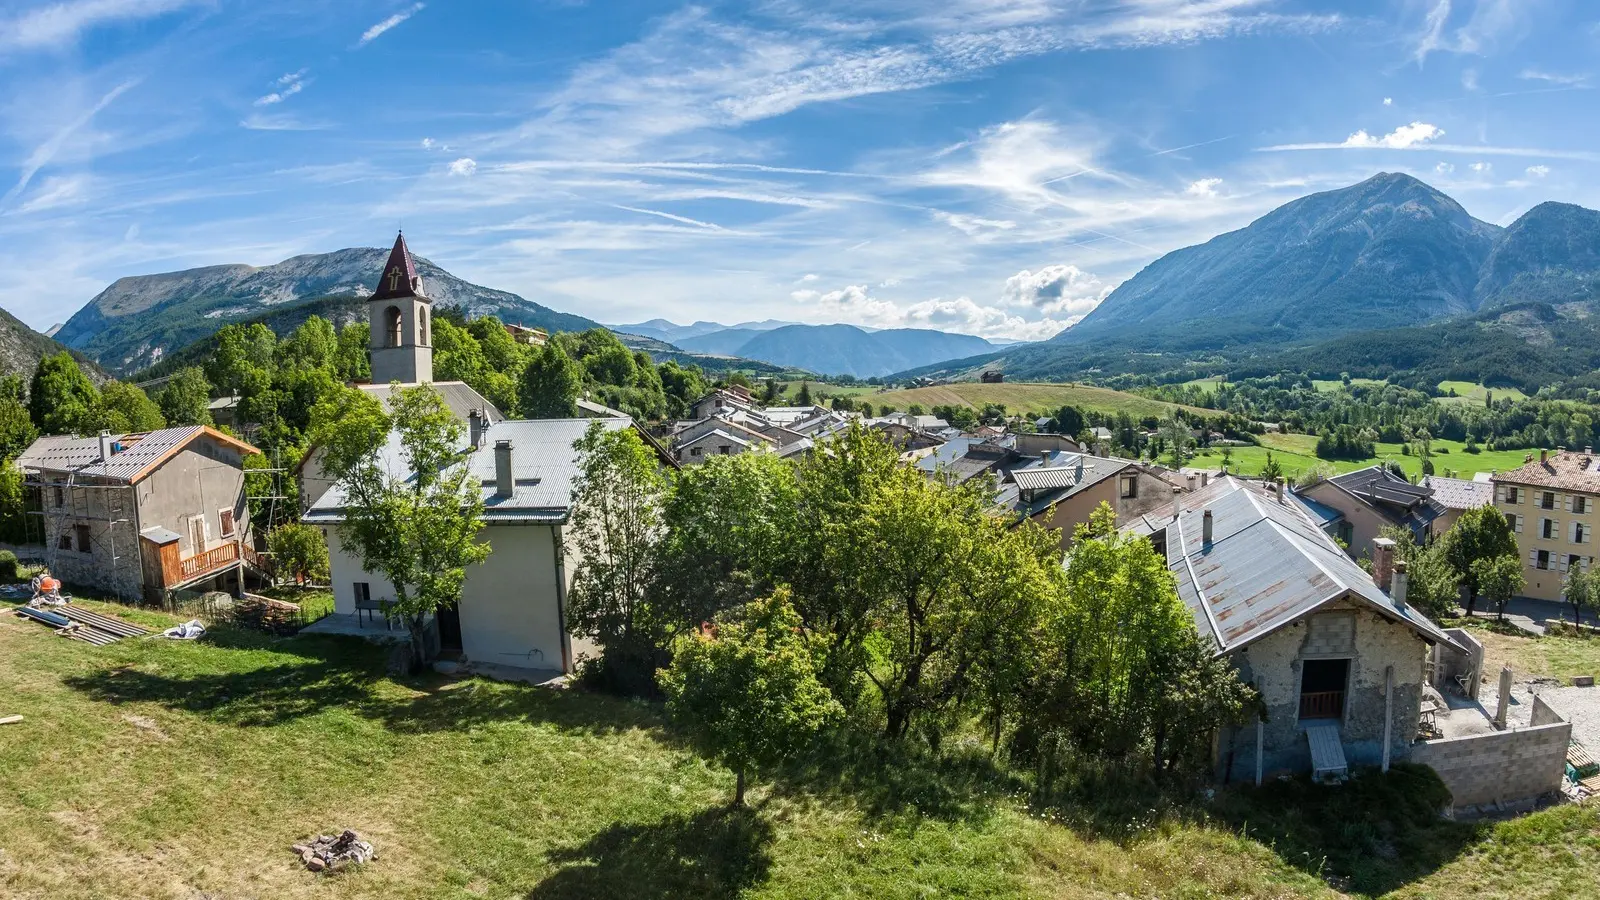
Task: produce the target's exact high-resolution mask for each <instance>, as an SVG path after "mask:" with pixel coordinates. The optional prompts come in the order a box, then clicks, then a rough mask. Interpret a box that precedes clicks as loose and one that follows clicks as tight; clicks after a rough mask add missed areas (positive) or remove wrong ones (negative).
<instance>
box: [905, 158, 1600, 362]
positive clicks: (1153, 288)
mask: <svg viewBox="0 0 1600 900" xmlns="http://www.w3.org/2000/svg"><path fill="white" fill-rule="evenodd" d="M1530 305H1531V306H1530ZM1513 306H1516V307H1518V308H1519V309H1520V311H1517V312H1515V313H1514V314H1508V315H1499V314H1497V312H1496V311H1498V310H1502V309H1506V310H1511V308H1512V307H1513ZM1591 314H1594V315H1600V213H1597V212H1595V211H1594V210H1590V209H1585V208H1583V207H1581V206H1573V205H1571V204H1566V203H1542V204H1540V205H1538V206H1536V207H1534V208H1533V209H1531V210H1529V211H1528V212H1526V213H1524V214H1523V215H1522V216H1521V217H1520V218H1518V219H1517V221H1516V222H1514V223H1512V224H1511V225H1510V226H1509V227H1507V228H1503V229H1502V228H1500V227H1498V226H1495V225H1491V224H1489V223H1487V222H1481V221H1479V220H1477V219H1474V218H1473V217H1472V216H1470V215H1468V214H1467V212H1466V211H1465V210H1464V209H1462V208H1461V205H1460V204H1458V203H1456V202H1455V201H1454V200H1452V199H1450V198H1449V197H1447V196H1445V195H1444V194H1442V193H1440V192H1439V191H1437V190H1435V189H1434V188H1432V187H1429V186H1428V185H1426V184H1424V183H1423V182H1421V181H1418V180H1417V179H1415V178H1412V177H1410V176H1408V175H1396V174H1388V173H1385V174H1380V175H1377V176H1374V177H1373V178H1370V179H1368V180H1366V181H1363V182H1361V183H1360V184H1356V185H1352V186H1350V187H1347V188H1341V189H1339V190H1334V191H1326V192H1324V193H1320V194H1312V195H1310V196H1307V197H1302V198H1300V199H1299V200H1294V201H1291V202H1290V203H1287V204H1285V205H1283V206H1281V207H1279V208H1278V209H1276V210H1273V211H1272V212H1270V213H1268V214H1266V215H1265V216H1262V217H1261V218H1260V219H1257V220H1256V221H1255V222H1252V223H1251V224H1250V225H1248V226H1246V227H1244V228H1242V229H1239V230H1238V231H1232V232H1228V233H1227V234H1223V235H1219V236H1218V237H1216V238H1213V239H1211V240H1210V241H1207V242H1206V243H1204V244H1200V245H1198V246H1194V247H1186V248H1184V249H1181V250H1175V251H1173V252H1171V253H1168V254H1167V255H1165V256H1163V257H1161V258H1160V259H1158V260H1156V261H1155V262H1153V263H1151V264H1150V265H1149V266H1146V267H1145V269H1144V270H1143V271H1141V272H1139V273H1138V274H1137V275H1135V276H1134V277H1133V278H1130V279H1128V281H1126V282H1124V283H1123V284H1122V285H1121V286H1119V287H1118V288H1117V289H1116V290H1115V291H1113V292H1112V293H1111V295H1110V296H1109V297H1107V298H1106V300H1105V302H1104V303H1102V304H1100V306H1099V307H1098V308H1097V309H1095V310H1094V312H1092V313H1090V314H1089V315H1088V316H1087V317H1086V318H1085V319H1084V320H1083V321H1082V322H1081V323H1079V324H1078V325H1077V326H1075V327H1073V328H1071V329H1068V330H1067V331H1064V332H1062V333H1060V334H1058V335H1056V336H1055V337H1054V338H1052V339H1051V340H1050V341H1048V342H1045V343H1042V344H1029V345H1026V346H1023V347H1017V348H1005V349H1004V350H1003V351H1002V352H1000V353H988V354H983V355H975V356H974V357H972V358H969V359H961V360H951V361H948V362H945V363H942V364H939V365H937V366H932V367H923V368H922V369H921V370H915V371H912V372H909V373H907V374H938V373H942V374H970V373H973V372H976V371H977V370H978V369H980V368H984V367H999V368H1002V369H1004V370H1005V371H1006V372H1007V374H1010V375H1012V376H1014V377H1020V378H1070V377H1073V376H1075V375H1079V374H1082V373H1086V372H1091V371H1095V372H1101V373H1117V372H1129V371H1162V370H1170V369H1173V368H1176V367H1178V366H1180V365H1182V364H1183V362H1184V361H1185V360H1188V359H1196V358H1205V357H1210V356H1214V355H1216V354H1225V355H1227V356H1228V357H1230V358H1234V359H1242V358H1247V357H1249V356H1252V355H1254V356H1258V357H1260V358H1263V359H1268V358H1276V357H1274V356H1273V354H1277V353H1278V352H1279V351H1283V350H1285V349H1290V348H1296V347H1310V346H1312V345H1317V344H1320V343H1322V342H1328V341H1332V340H1333V339H1337V338H1340V336H1342V335H1350V336H1351V337H1350V338H1349V339H1348V340H1345V341H1343V342H1341V343H1339V344H1337V346H1336V347H1335V348H1333V349H1330V350H1329V351H1328V352H1326V353H1324V352H1321V351H1319V352H1318V353H1316V354H1312V355H1310V356H1297V357H1295V358H1296V359H1307V360H1309V359H1316V360H1321V361H1326V360H1332V359H1337V358H1351V359H1352V362H1356V361H1358V359H1354V358H1352V357H1351V351H1354V350H1355V349H1357V348H1359V346H1360V345H1361V344H1362V340H1361V337H1360V335H1361V334H1363V333H1367V332H1369V331H1371V332H1372V333H1373V334H1374V335H1377V334H1379V332H1378V331H1375V330H1374V329H1386V330H1387V331H1385V332H1384V334H1385V335H1386V336H1385V337H1384V338H1383V339H1382V341H1381V345H1382V346H1384V347H1393V346H1399V343H1403V342H1404V341H1405V340H1417V339H1420V338H1421V336H1422V334H1423V333H1421V332H1418V333H1417V334H1410V335H1409V336H1403V335H1401V332H1397V331H1394V329H1404V328H1409V327H1413V326H1419V325H1426V324H1428V323H1431V322H1437V321H1441V320H1446V319H1449V320H1455V319H1460V318H1462V317H1468V316H1477V317H1478V318H1477V319H1476V321H1477V322H1478V323H1479V326H1478V327H1479V330H1480V331H1482V330H1485V329H1487V330H1488V331H1489V332H1492V333H1496V334H1497V333H1499V332H1500V331H1501V330H1504V331H1505V332H1506V333H1507V334H1512V335H1520V336H1521V339H1525V342H1526V341H1532V342H1541V341H1542V342H1544V343H1545V344H1548V343H1549V340H1550V332H1549V325H1548V323H1549V322H1550V321H1551V317H1552V316H1553V317H1555V319H1557V320H1563V321H1569V322H1570V321H1576V319H1577V318H1580V317H1584V316H1589V315H1591ZM1444 333H1446V332H1437V331H1429V332H1426V334H1428V335H1437V334H1444ZM1448 333H1450V334H1452V335H1455V338H1453V339H1452V341H1451V342H1449V346H1445V347H1444V348H1443V349H1442V350H1440V351H1439V352H1432V351H1430V354H1429V359H1428V362H1427V366H1429V367H1431V368H1430V370H1432V368H1448V366H1449V365H1450V364H1451V362H1452V359H1456V360H1458V361H1460V362H1461V363H1462V364H1464V365H1465V364H1471V366H1470V367H1472V368H1477V364H1478V363H1482V362H1484V360H1485V359H1487V357H1484V356H1483V355H1482V354H1483V352H1484V350H1485V347H1484V346H1483V345H1479V344H1473V345H1472V346H1471V347H1470V348H1469V345H1468V344H1467V343H1466V342H1464V341H1462V340H1460V338H1461V337H1462V336H1463V335H1465V334H1466V332H1459V333H1458V332H1455V331H1451V332H1448ZM1585 333H1587V332H1585ZM1397 342H1398V343H1397ZM1558 343H1559V341H1558ZM1502 344H1504V342H1501V343H1500V344H1496V345H1495V346H1496V348H1497V353H1505V352H1509V351H1507V350H1505V349H1504V347H1502V346H1501V345H1502ZM1378 345H1379V344H1378V343H1374V344H1373V346H1378ZM1507 346H1510V345H1507ZM1452 347H1459V348H1460V350H1459V352H1457V351H1455V350H1452V349H1451V348H1452ZM1338 348H1344V349H1338ZM1578 350H1579V348H1574V352H1575V353H1578ZM1385 352H1388V351H1385ZM1475 353H1476V354H1479V358H1478V359H1477V360H1473V359H1471V358H1470V357H1471V356H1472V355H1473V354H1475ZM1496 358H1501V357H1499V356H1497V357H1496ZM1579 358H1581V354H1580V355H1578V356H1567V357H1562V360H1561V361H1558V362H1552V363H1551V364H1550V367H1549V368H1546V369H1542V370H1540V371H1548V372H1559V371H1562V370H1564V369H1565V368H1568V367H1570V366H1572V365H1576V363H1574V362H1572V360H1575V359H1579ZM1350 368H1351V370H1352V371H1354V369H1355V366H1354V365H1352V366H1351V367H1350ZM1450 377H1452V378H1455V377H1463V376H1459V375H1452V376H1450Z"/></svg>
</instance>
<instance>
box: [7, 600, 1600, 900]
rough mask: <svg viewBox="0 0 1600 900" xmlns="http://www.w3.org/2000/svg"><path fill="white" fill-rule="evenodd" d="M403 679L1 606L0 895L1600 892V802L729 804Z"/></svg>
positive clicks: (687, 773)
mask: <svg viewBox="0 0 1600 900" xmlns="http://www.w3.org/2000/svg"><path fill="white" fill-rule="evenodd" d="M90 605H92V606H94V607H95V608H96V609H98V610H99V611H101V612H104V613H107V614H120V615H124V616H125V617H127V618H130V619H134V620H137V621H139V622H141V623H143V624H145V625H148V626H152V627H160V626H164V625H166V624H168V623H169V622H170V621H172V620H171V618H170V617H167V616H163V615H159V614H152V613H142V612H130V611H127V610H124V609H122V608H120V607H115V606H100V605H94V604H90ZM382 656H383V653H382V651H381V650H378V649H376V648H374V647H371V646H369V645H366V644H363V643H361V642H359V641H356V640H354V639H348V638H313V637H302V638H268V637H264V636H259V635H254V634H247V633H240V632H232V631H227V630H219V631H216V632H213V634H212V635H211V636H210V637H209V638H208V639H206V640H203V641H200V642H168V641H162V640H158V639H153V638H152V639H135V640H124V641H122V642H120V643H117V644H114V645H111V646H108V647H92V646H89V645H87V644H82V643H78V642H73V641H67V640H64V639H62V638H59V637H56V636H55V635H53V634H52V633H51V632H50V630H49V629H47V628H45V627H43V626H39V625H36V624H33V623H31V622H26V621H23V620H20V619H17V618H15V617H13V616H11V615H10V614H9V613H0V683H4V684H5V685H6V686H7V689H6V691H5V692H4V693H3V695H0V697H3V699H0V715H11V714H21V715H22V716H24V719H23V721H22V722H21V723H18V724H14V725H7V726H3V727H0V772H4V773H6V774H5V776H4V777H0V822H3V823H5V827H4V828H3V829H0V896H5V897H7V898H30V900H31V898H39V900H43V898H49V900H78V898H84V900H87V898H97V900H99V898H156V900H164V898H174V900H176V898H182V900H195V898H200V897H207V898H222V897H227V898H234V897H241V898H242V897H273V898H288V900H296V898H399V900H410V898H415V900H421V898H430V900H431V898H483V897H492V898H522V900H529V898H533V900H539V898H544V900H548V898H609V897H619V896H628V897H636V898H641V900H645V898H666V897H753V898H813V897H857V898H868V897H871V898H898V897H907V898H909V897H956V896H959V897H1039V898H1046V897H1049V898H1125V897H1141V898H1145V897H1148V898H1155V897H1160V898H1197V900H1198V898H1213V897H1230V898H1261V900H1266V898H1293V897H1311V898H1334V897H1340V896H1351V895H1352V894H1354V895H1357V896H1367V895H1370V896H1395V897H1415V898H1422V897H1430V898H1438V900H1455V898H1462V900H1464V898H1474V900H1485V898H1491V897H1515V898H1518V900H1540V898H1556V897H1575V896H1584V891H1586V890H1591V889H1592V888H1593V886H1594V885H1595V884H1596V883H1600V882H1597V880H1596V879H1600V846H1597V845H1600V838H1597V835H1600V809H1595V808H1590V809H1578V808H1573V807H1568V808H1562V809H1554V810H1548V811H1545V812H1541V813H1538V814H1535V815H1531V816H1527V817H1524V818H1522V819H1518V820H1514V821H1512V822H1507V823H1502V824H1499V825H1465V824H1461V823H1454V822H1448V821H1446V820H1442V819H1439V818H1437V817H1436V816H1434V815H1433V813H1432V811H1431V810H1429V809H1423V810H1422V811H1421V813H1420V814H1419V813H1418V811H1417V809H1416V804H1417V800H1416V798H1417V797H1418V796H1424V795H1425V793H1424V794H1418V793H1417V788H1416V785H1418V784H1424V782H1425V780H1426V779H1425V778H1422V780H1419V775H1418V774H1417V773H1416V772H1415V771H1412V770H1405V769H1397V770H1396V772H1395V773H1393V774H1391V775H1390V776H1386V777H1380V776H1376V775H1372V776H1364V777H1362V778H1359V779H1357V781H1356V782H1355V783H1353V785H1352V786H1349V788H1350V789H1348V790H1346V789H1327V788H1314V787H1311V786H1310V785H1308V784H1305V783H1301V782H1290V783H1286V784H1274V785H1272V786H1270V787H1269V788H1265V789H1263V790H1261V791H1259V792H1256V791H1251V790H1248V789H1232V790H1225V791H1223V792H1222V793H1221V794H1220V795H1219V796H1218V797H1217V799H1216V800H1215V801H1213V802H1211V803H1209V804H1207V803H1205V802H1204V801H1201V800H1196V801H1195V802H1194V804H1193V805H1192V806H1190V807H1172V806H1170V804H1168V803H1166V802H1163V801H1160V800H1158V799H1155V798H1154V797H1142V798H1140V797H1135V798H1132V799H1130V798H1128V797H1125V796H1124V797H1118V798H1112V799H1108V800H1105V801H1102V802H1101V803H1099V804H1098V805H1097V803H1096V801H1095V800H1094V799H1093V798H1087V799H1085V800H1081V801H1079V802H1078V803H1077V804H1069V805H1057V806H1053V807H1049V808H1041V807H1037V806H1033V807H1030V805H1029V802H1028V801H1027V800H1026V797H1025V792H1024V791H1023V790H1022V788H1021V786H1020V785H1019V784H1017V783H1016V782H1015V780H1014V778H1013V776H1008V775H1004V774H1003V773H998V772H995V771H993V770H992V769H990V770H987V773H986V771H985V769H984V768H983V766H982V765H979V764H978V763H977V761H979V760H981V759H982V758H983V757H982V755H981V754H979V753H976V752H975V751H972V750H971V748H968V752H967V755H966V756H965V757H962V759H964V760H966V761H965V762H963V763H962V764H961V765H955V764H944V763H938V762H931V761H930V762H927V763H926V764H923V765H915V766H906V765H901V766H895V767H889V766H884V765H883V764H882V761H883V760H884V759H885V758H886V757H885V754H884V752H883V751H881V750H878V751H873V752H870V753H856V754H854V755H852V754H850V753H848V752H833V753H830V754H829V755H828V756H827V758H826V760H825V762H824V764H822V765H818V766H814V767H809V768H808V767H796V769H795V770H794V771H793V772H790V773H786V774H784V775H783V776H781V777H777V778H769V779H763V780H759V781H757V783H756V787H755V789H754V791H753V799H752V804H753V805H752V808H751V809H749V810H747V811H743V812H736V811H730V810H728V809H727V808H726V807H725V806H724V804H725V803H726V801H727V799H728V798H729V796H730V794H731V791H732V788H733V776H732V775H731V774H730V773H728V772H726V771H724V770H722V769H721V768H720V767H717V766H715V765H711V764H708V763H706V762H705V761H703V760H702V759H701V758H700V757H698V756H696V755H695V754H694V753H692V752H690V751H689V750H688V749H686V748H685V747H684V746H682V745H681V744H680V743H679V742H678V741H677V740H675V739H674V737H673V735H672V733H671V732H670V731H669V730H668V729H666V728H665V727H664V725H663V722H662V719H661V715H660V712H659V710H658V708H656V707H655V706H653V705H649V704H642V703H637V702H628V701H624V700H619V699H614V698H610V697H605V696H599V695H593V694H589V693H585V692H582V691H579V690H576V689H572V690H565V691H562V690H555V689H550V688H536V687H530V686H526V685H511V684H499V683H494V682H488V681H482V680H477V679H447V678H444V677H442V676H434V675H430V676H426V677H417V678H399V679H397V678H391V677H389V676H386V675H385V674H384V671H383V660H382ZM1433 784H1435V785H1436V784H1437V782H1433ZM1424 787H1425V784H1424ZM1408 798H1409V799H1408ZM1135 801H1138V802H1135ZM1408 804H1409V805H1408ZM1406 809H1410V812H1405V810H1406ZM1358 821H1359V822H1361V823H1362V824H1361V826H1360V827H1354V823H1355V822H1358ZM346 827H348V828H354V829H356V830H358V831H361V832H362V833H363V834H364V835H366V836H368V837H369V838H370V839H371V840H372V841H374V843H375V844H376V845H377V847H378V851H379V856H378V859H377V860H376V861H375V862H373V863H370V864H368V865H367V866H365V867H363V868H361V869H359V870H355V871H351V872H347V873H343V874H339V875H335V876H320V875H314V874H312V873H310V872H307V871H305V870H304V868H303V867H302V866H301V865H300V864H299V861H298V859H297V858H296V857H295V856H294V855H293V854H292V853H291V852H290V851H289V845H290V844H292V843H294V842H296V841H299V840H301V839H303V838H305V837H307V836H309V835H312V834H314V833H321V832H329V831H334V830H337V829H341V828H346ZM1329 885H1335V886H1337V887H1338V889H1339V890H1338V891H1335V890H1334V889H1333V888H1332V887H1330V886H1329ZM1589 896H1593V894H1592V893H1591V894H1589Z"/></svg>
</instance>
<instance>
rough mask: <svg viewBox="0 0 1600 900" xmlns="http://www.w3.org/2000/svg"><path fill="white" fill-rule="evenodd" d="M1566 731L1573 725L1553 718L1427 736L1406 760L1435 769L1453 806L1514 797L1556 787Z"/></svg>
mask: <svg viewBox="0 0 1600 900" xmlns="http://www.w3.org/2000/svg"><path fill="white" fill-rule="evenodd" d="M1545 709H1546V710H1549V707H1548V706H1547V707H1545ZM1535 714H1538V705H1537V703H1536V704H1535ZM1549 714H1551V715H1553V712H1551V713H1549ZM1571 737H1572V725H1571V724H1569V723H1567V722H1559V721H1558V722H1555V723H1553V724H1548V725H1538V726H1530V727H1528V728H1514V729H1511V730H1509V731H1498V732H1495V733H1493V734H1478V735H1472V736H1470V737H1461V738H1451V739H1448V740H1440V741H1427V742H1424V743H1421V744H1417V745H1416V746H1414V747H1413V748H1412V749H1411V761H1412V762H1416V763H1422V764H1424V765H1427V766H1431V767H1432V768H1433V770H1434V771H1435V772H1438V773H1439V778H1440V779H1441V780H1442V781H1444V783H1445V786H1446V787H1448V788H1449V789H1450V795H1451V798H1452V802H1453V803H1454V804H1455V805H1456V806H1457V807H1462V806H1481V805H1484V804H1489V803H1515V802H1517V801H1521V800H1530V799H1533V798H1537V797H1542V796H1544V795H1546V794H1550V793H1553V792H1555V791H1559V790H1560V789H1561V780H1562V778H1563V777H1564V776H1565V775H1566V760H1567V742H1568V741H1569V740H1570V739H1571Z"/></svg>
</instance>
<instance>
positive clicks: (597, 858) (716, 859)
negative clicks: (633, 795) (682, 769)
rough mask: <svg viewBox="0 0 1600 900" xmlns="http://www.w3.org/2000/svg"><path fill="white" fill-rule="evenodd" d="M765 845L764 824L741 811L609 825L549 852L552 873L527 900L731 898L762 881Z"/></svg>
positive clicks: (767, 829) (767, 830) (769, 831)
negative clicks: (574, 843)
mask: <svg viewBox="0 0 1600 900" xmlns="http://www.w3.org/2000/svg"><path fill="white" fill-rule="evenodd" d="M772 839H773V828H772V825H771V823H770V822H768V821H767V820H766V819H765V818H764V817H762V816H761V815H760V813H759V812H757V811H755V810H751V809H748V808H743V809H729V808H720V807H719V808H716V809H708V810H705V811H703V812H700V813H697V814H694V815H687V814H685V815H674V816H668V817H666V818H664V819H662V820H660V821H658V822H653V823H651V824H648V825H622V824H619V825H613V826H611V827H610V828H607V829H605V830H604V831H601V832H600V833H599V834H597V835H595V836H594V837H592V838H590V839H589V840H588V841H586V842H584V843H583V844H582V845H580V846H577V847H572V848H569V849H564V850H556V851H554V852H552V853H551V854H550V855H549V857H548V858H549V860H550V862H552V863H554V864H556V865H557V866H559V867H560V868H559V870H558V871H557V872H556V873H555V874H553V875H551V876H550V877H548V878H546V879H545V880H544V881H542V882H540V883H539V884H538V885H537V886H536V887H535V888H534V889H533V890H532V891H530V892H529V893H528V900H586V898H597V900H598V898H615V897H625V898H628V900H654V898H665V897H705V898H732V897H739V896H741V895H743V893H744V892H745V890H746V889H748V888H751V887H755V886H756V885H758V884H760V883H761V882H763V881H765V880H766V878H767V874H768V871H769V870H770V869H771V867H772V856H771V853H770V847H771V845H772Z"/></svg>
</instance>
